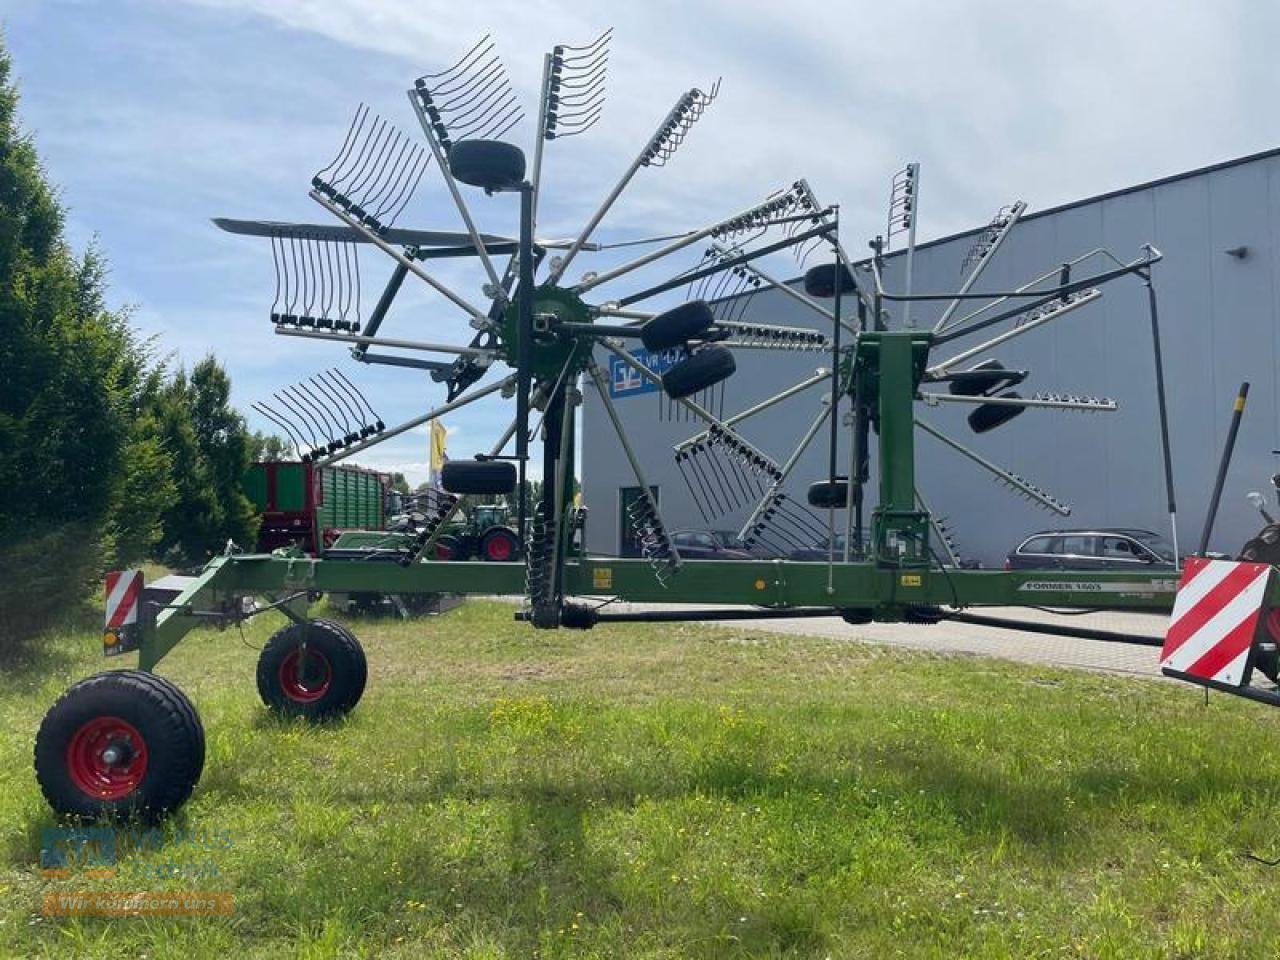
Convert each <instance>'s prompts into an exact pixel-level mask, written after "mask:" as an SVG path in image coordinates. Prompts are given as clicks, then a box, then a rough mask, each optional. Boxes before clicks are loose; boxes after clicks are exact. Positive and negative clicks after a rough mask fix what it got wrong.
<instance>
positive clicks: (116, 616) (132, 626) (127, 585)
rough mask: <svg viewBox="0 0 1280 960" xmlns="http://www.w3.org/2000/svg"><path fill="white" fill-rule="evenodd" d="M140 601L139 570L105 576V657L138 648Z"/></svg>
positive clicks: (140, 582) (117, 571)
mask: <svg viewBox="0 0 1280 960" xmlns="http://www.w3.org/2000/svg"><path fill="white" fill-rule="evenodd" d="M141 599H142V571H141V570H112V571H111V572H110V573H108V574H107V614H106V625H105V627H104V629H103V631H102V647H103V652H104V653H105V654H106V655H107V656H109V657H114V656H118V655H119V654H122V653H128V652H129V651H130V650H136V649H137V648H138V632H139V627H138V604H139V602H140V601H141Z"/></svg>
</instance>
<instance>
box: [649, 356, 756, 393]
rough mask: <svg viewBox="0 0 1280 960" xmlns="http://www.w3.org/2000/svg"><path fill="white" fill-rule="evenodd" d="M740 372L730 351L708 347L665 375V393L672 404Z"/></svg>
mask: <svg viewBox="0 0 1280 960" xmlns="http://www.w3.org/2000/svg"><path fill="white" fill-rule="evenodd" d="M737 369H738V365H737V363H735V362H734V359H733V353H732V352H731V351H730V350H729V348H728V347H705V348H703V349H702V350H699V351H698V352H697V353H693V354H690V355H689V356H687V357H685V358H684V359H683V360H681V361H680V362H679V363H677V364H676V365H675V366H674V367H672V368H671V369H670V370H668V371H667V372H666V373H664V374H663V375H662V389H663V390H665V391H666V393H667V396H669V397H670V398H671V399H672V400H679V399H681V398H682V397H688V396H692V395H693V394H695V393H697V392H698V391H699V390H706V389H708V388H709V387H714V386H715V385H716V384H717V383H720V382H721V381H722V380H726V379H728V378H729V377H731V376H733V372H734V371H735V370H737Z"/></svg>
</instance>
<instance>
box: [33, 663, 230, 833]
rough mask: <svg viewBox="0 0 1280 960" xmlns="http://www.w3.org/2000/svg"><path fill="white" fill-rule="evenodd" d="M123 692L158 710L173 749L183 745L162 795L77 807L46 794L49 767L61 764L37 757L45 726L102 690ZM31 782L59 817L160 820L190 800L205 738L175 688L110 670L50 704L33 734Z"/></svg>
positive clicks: (54, 773) (52, 774)
mask: <svg viewBox="0 0 1280 960" xmlns="http://www.w3.org/2000/svg"><path fill="white" fill-rule="evenodd" d="M116 687H123V688H125V689H126V690H129V688H132V689H131V690H129V692H128V697H129V698H130V699H132V700H134V701H139V700H144V701H149V702H150V703H152V704H153V705H156V706H158V707H160V712H161V715H162V716H163V717H164V718H165V720H164V722H165V723H166V726H167V727H168V730H169V732H170V733H171V736H172V743H174V744H178V745H182V741H187V742H186V746H187V748H188V749H186V750H182V749H179V750H177V751H176V760H175V766H173V767H171V768H169V769H168V770H166V771H165V773H166V775H165V778H164V781H163V783H164V789H163V790H161V792H160V793H159V794H158V795H157V796H155V797H152V798H150V799H149V800H147V801H144V802H143V803H141V804H139V803H138V801H137V799H136V798H124V799H122V800H118V801H101V800H92V799H81V801H80V803H79V804H71V803H69V802H66V801H65V800H64V798H62V797H60V796H58V795H57V793H56V792H54V791H51V787H50V783H51V778H54V779H57V777H58V776H59V774H60V771H58V770H56V769H54V770H51V769H50V768H49V766H48V764H49V763H55V764H59V763H61V751H58V754H57V756H56V757H42V756H41V754H42V752H43V747H44V745H45V743H46V738H47V737H48V736H51V735H52V733H51V732H50V728H49V726H48V725H49V724H50V722H51V720H52V721H54V722H56V719H57V715H58V714H59V713H60V712H61V711H63V710H66V709H71V708H72V706H73V705H74V702H75V701H76V700H77V699H80V698H84V697H89V696H93V695H94V693H95V692H97V691H101V690H107V691H113V689H114V688H116ZM148 750H149V751H150V752H154V746H153V745H152V744H148ZM33 753H34V761H35V769H36V779H37V780H38V781H39V783H40V789H41V792H42V793H44V796H45V799H46V800H48V802H49V804H50V806H52V807H53V808H54V809H55V810H57V811H58V812H59V813H63V814H68V815H71V816H79V817H93V816H97V815H102V814H125V815H129V814H132V813H138V814H141V815H143V816H144V817H159V816H163V815H164V814H166V813H169V812H171V811H173V810H176V809H177V808H178V807H180V806H182V804H183V803H185V802H186V801H187V799H188V798H189V797H190V796H191V792H192V791H193V790H194V789H195V786H196V784H197V783H198V782H199V780H200V774H201V773H202V772H203V771H204V760H205V735H204V725H203V724H201V722H200V717H199V715H198V714H197V713H196V710H195V707H194V706H193V705H192V703H191V701H190V700H189V699H188V698H187V696H186V694H184V693H183V692H182V691H181V690H180V689H178V687H177V686H175V685H174V684H173V683H171V682H170V681H168V680H166V679H164V678H163V677H160V676H157V675H156V674H153V673H147V672H145V671H142V670H110V671H107V672H105V673H98V674H95V675H93V676H92V677H88V678H86V679H84V680H81V681H80V682H79V683H76V684H73V685H72V686H71V687H70V688H68V689H67V690H66V692H64V693H63V694H62V696H61V697H59V698H58V699H57V701H55V702H54V704H53V706H52V707H50V708H49V711H48V712H47V713H46V714H45V718H44V721H43V722H42V723H41V725H40V730H39V732H38V733H37V734H36V742H35V747H34V750H33Z"/></svg>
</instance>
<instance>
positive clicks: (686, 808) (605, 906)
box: [0, 602, 1280, 960]
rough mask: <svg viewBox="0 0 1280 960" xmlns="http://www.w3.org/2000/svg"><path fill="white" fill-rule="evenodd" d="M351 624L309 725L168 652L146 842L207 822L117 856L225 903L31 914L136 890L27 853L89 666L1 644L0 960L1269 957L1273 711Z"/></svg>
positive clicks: (193, 658) (506, 617)
mask: <svg viewBox="0 0 1280 960" xmlns="http://www.w3.org/2000/svg"><path fill="white" fill-rule="evenodd" d="M266 619H267V618H263V620H264V621H265V620H266ZM277 625H278V623H267V622H261V623H255V624H253V625H252V627H250V628H246V631H245V635H244V642H245V643H247V644H249V645H251V646H258V645H260V644H261V643H262V642H263V640H264V639H265V637H266V636H267V634H268V633H269V632H270V631H271V630H272V629H274V627H275V626H277ZM352 626H353V628H354V629H355V630H356V632H357V633H358V634H359V635H360V636H361V637H362V639H363V640H364V641H365V643H366V647H367V649H368V652H369V658H370V666H371V676H370V683H369V689H368V691H367V693H366V696H365V700H364V702H363V703H362V704H361V705H360V706H359V707H358V708H357V710H356V711H355V712H354V713H353V714H352V715H351V717H350V718H349V719H348V720H346V721H344V722H341V723H338V724H334V725H330V726H325V727H321V728H308V727H306V726H304V725H302V724H298V723H282V722H278V721H276V720H274V719H272V718H271V717H269V716H268V715H267V714H266V712H265V710H264V709H263V708H262V707H261V705H260V704H259V702H258V698H257V694H256V690H255V688H254V681H253V668H254V653H253V651H251V650H248V649H246V648H245V646H244V645H243V644H242V641H241V637H240V635H239V634H238V633H237V632H236V631H234V630H233V631H230V632H227V633H222V634H217V633H213V632H207V633H199V634H196V635H193V636H192V637H190V638H189V639H188V640H187V641H186V642H185V643H184V644H183V645H181V646H180V647H179V648H178V649H177V651H176V652H175V653H174V654H173V655H172V656H171V657H170V659H168V660H167V661H166V662H165V663H164V664H163V665H162V666H163V667H164V670H163V672H164V673H165V674H166V675H167V676H169V677H170V678H172V679H173V680H175V681H176V682H177V683H179V684H180V685H181V686H182V687H183V689H184V690H186V691H187V692H188V693H189V694H190V695H191V696H192V698H193V699H194V700H195V702H196V704H197V706H198V708H199V710H200V713H201V716H202V718H203V720H204V723H205V726H206V729H207V731H208V738H209V756H208V762H207V766H206V770H205V776H204V779H203V781H202V783H201V784H200V786H199V787H198V788H197V791H196V794H195V796H194V797H193V799H192V801H191V802H190V804H189V805H188V806H187V807H186V808H185V809H184V811H183V813H182V814H181V815H179V816H178V817H177V818H175V819H174V821H173V822H172V823H171V824H170V825H169V827H168V829H169V830H170V831H183V830H185V831H190V832H191V833H193V834H195V835H197V836H198V835H202V834H216V835H219V836H223V835H225V836H227V837H229V838H230V841H231V842H230V846H229V847H228V848H226V849H220V850H217V851H216V852H215V853H214V854H212V855H211V856H203V855H198V854H197V855H195V856H194V857H193V854H192V853H191V852H190V851H189V850H187V849H186V848H184V847H183V845H182V844H181V843H180V842H174V843H171V844H169V845H168V846H167V847H165V848H163V849H160V850H158V851H151V852H147V851H138V852H135V853H132V854H129V855H128V856H126V858H125V862H124V863H123V864H122V867H128V868H129V869H131V870H132V871H134V872H135V873H136V871H137V869H138V868H139V867H148V866H158V865H160V864H164V863H167V862H174V861H179V862H180V861H183V860H191V859H193V858H194V859H199V860H201V861H208V860H212V861H213V862H214V863H215V866H216V870H217V872H218V876H217V878H216V880H215V881H213V882H202V883H194V882H192V881H191V880H177V879H175V880H170V881H157V882H155V883H152V884H151V885H150V887H151V888H154V889H167V888H172V889H180V888H187V889H190V888H193V887H203V888H205V889H222V890H229V891H231V892H232V893H233V894H234V896H235V912H234V915H233V916H231V917H229V918H190V919H170V920H153V919H141V918H120V919H114V920H93V919H79V920H58V919H50V918H45V917H43V916H41V913H40V904H41V902H42V899H43V896H44V894H45V892H46V891H48V890H77V889H103V888H111V887H112V886H113V885H116V886H120V887H122V888H126V889H127V888H129V887H130V886H131V885H130V884H129V883H128V882H127V881H126V880H125V879H123V878H121V877H117V879H115V880H89V879H85V878H83V877H72V878H71V879H59V880H52V879H47V878H45V877H42V876H41V874H40V871H39V867H38V857H39V847H40V831H41V829H42V828H44V827H48V826H51V825H53V820H52V817H51V816H50V814H49V813H48V812H47V811H46V808H45V806H44V803H43V801H42V799H41V798H40V795H39V792H38V789H37V787H36V785H35V783H34V781H33V778H32V775H31V773H30V756H31V744H32V739H33V736H34V733H35V729H36V727H37V725H38V723H39V721H40V717H41V715H42V713H43V711H44V710H45V708H46V707H47V706H48V704H49V703H50V702H51V701H52V700H53V698H54V697H55V696H56V695H57V694H58V693H59V692H60V691H61V689H62V688H63V687H65V686H66V685H67V684H68V683H69V682H71V681H72V680H74V679H77V678H79V677H81V676H84V675H86V674H88V673H90V672H92V671H94V670H97V669H100V668H102V667H103V666H104V664H102V663H101V662H99V661H97V660H95V658H94V653H95V647H96V642H97V641H96V638H95V637H94V636H93V635H92V634H81V635H79V636H73V635H67V636H61V637H57V638H54V639H53V640H51V641H50V642H49V643H48V644H46V645H45V647H44V648H43V649H42V652H41V654H40V655H39V656H38V657H28V658H26V659H23V660H21V661H19V662H18V663H14V664H11V665H10V666H8V667H7V668H6V675H5V679H4V687H3V694H2V695H0V768H2V769H4V771H5V774H4V776H3V778H0V866H2V870H3V872H0V894H2V895H3V896H2V897H0V953H7V954H12V955H17V956H27V955H33V956H57V957H70V956H75V957H99V956H101V957H108V956H110V957H114V956H146V957H149V958H163V957H181V958H184V960H191V958H196V957H234V958H237V960H239V958H250V957H282V956H283V957H288V956H297V957H346V956H368V957H405V958H408V957H455V956H463V957H476V958H480V957H532V956H538V957H738V956H796V957H828V956H829V957H895V956H903V957H939V958H941V957H947V958H950V957H962V956H963V957H1059V956H1090V957H1116V958H1131V957H1202V956H1203V957H1228V956H1237V957H1261V956H1272V955H1274V953H1275V946H1274V945H1275V944H1276V943H1277V942H1278V941H1277V937H1278V936H1280V911H1277V910H1276V901H1277V895H1278V894H1280V872H1277V869H1272V868H1269V867H1267V866H1264V865H1262V864H1260V863H1258V862H1256V861H1254V860H1251V859H1248V858H1247V856H1246V854H1247V853H1255V854H1257V855H1259V856H1262V857H1275V856H1280V837H1277V835H1276V829H1275V828H1276V817H1277V811H1280V782H1278V781H1277V772H1278V771H1280V749H1278V748H1277V740H1278V739H1280V714H1277V713H1276V712H1275V711H1270V710H1268V709H1267V708H1265V707H1262V706H1258V705H1253V704H1248V703H1244V702H1240V701H1234V700H1231V699H1230V698H1227V697H1222V696H1215V697H1214V698H1213V699H1212V700H1211V701H1210V703H1209V705H1208V707H1207V708H1206V707H1205V705H1204V703H1203V700H1202V698H1201V696H1200V694H1199V693H1198V692H1196V691H1194V690H1192V689H1190V688H1185V687H1181V686H1175V685H1172V684H1164V683H1159V682H1153V681H1141V680H1129V679H1122V678H1112V677H1104V676H1096V675H1087V674H1078V673H1068V672H1063V671H1056V670H1050V669H1044V668H1034V667H1020V666H1016V665H1012V664H1006V663H1001V662H997V661H987V660H982V659H973V658H965V659H945V658H939V657H931V656H927V655H923V654H910V653H904V652H902V651H899V650H894V651H888V650H883V649H879V648H875V647H868V646H862V645H859V644H851V643H843V642H839V641H834V640H821V639H807V638H786V637H780V636H767V637H766V636H760V635H755V634H752V633H750V632H748V631H744V630H739V629H726V628H719V627H699V626H694V625H687V626H670V625H664V626H658V627H641V626H625V627H624V626H611V627H609V628H607V629H606V628H599V629H597V630H595V631H593V632H590V633H571V632H567V631H562V632H557V633H535V632H533V631H532V630H530V629H528V628H527V627H524V626H522V625H517V624H515V623H513V622H512V620H511V608H510V607H509V606H505V605H500V604H486V603H478V602H473V603H471V604H469V605H468V606H467V607H465V608H463V609H460V610H456V611H453V612H451V613H449V614H447V615H445V616H442V617H439V618H435V619H430V620H423V621H417V622H412V623H407V624H401V623H395V622H389V621H357V622H353V623H352ZM922 629H930V628H922ZM939 629H940V628H939ZM132 886H133V887H135V888H136V886H137V884H136V883H134V884H132Z"/></svg>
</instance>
